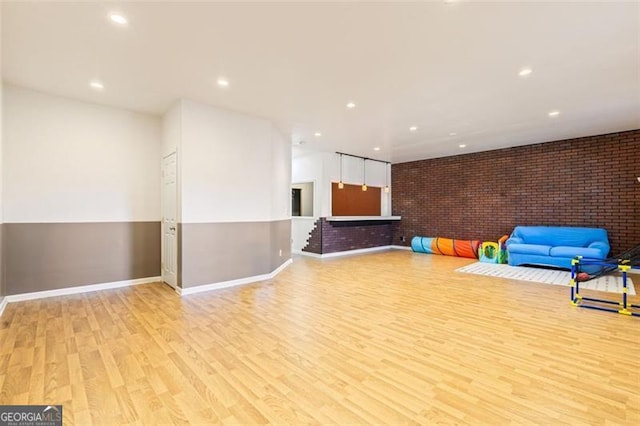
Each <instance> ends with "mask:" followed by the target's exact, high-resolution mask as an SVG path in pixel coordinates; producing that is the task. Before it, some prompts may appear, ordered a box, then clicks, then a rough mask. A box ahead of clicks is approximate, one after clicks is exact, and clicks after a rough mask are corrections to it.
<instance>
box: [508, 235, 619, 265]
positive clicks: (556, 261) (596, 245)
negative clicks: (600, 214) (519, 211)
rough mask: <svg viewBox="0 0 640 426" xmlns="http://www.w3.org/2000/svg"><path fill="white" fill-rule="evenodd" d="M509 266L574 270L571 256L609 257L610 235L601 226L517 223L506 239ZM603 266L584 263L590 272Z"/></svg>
mask: <svg viewBox="0 0 640 426" xmlns="http://www.w3.org/2000/svg"><path fill="white" fill-rule="evenodd" d="M506 245H507V253H508V256H509V265H512V266H518V265H542V266H554V267H558V268H566V269H571V259H573V258H574V257H575V256H582V257H584V258H588V259H606V258H607V255H608V254H609V250H610V246H609V237H608V235H607V231H606V230H604V229H601V228H577V227H570V226H516V227H515V229H514V230H513V233H512V234H511V237H510V238H509V239H508V240H507V242H506ZM600 269H601V267H600V266H595V265H591V266H583V267H582V268H581V270H582V271H584V272H587V273H589V274H593V273H596V272H598V271H599V270H600Z"/></svg>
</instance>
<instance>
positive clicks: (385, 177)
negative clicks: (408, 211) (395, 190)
mask: <svg viewBox="0 0 640 426" xmlns="http://www.w3.org/2000/svg"><path fill="white" fill-rule="evenodd" d="M388 166H389V163H384V192H389V180H388V179H389V170H388V169H389V167H388Z"/></svg>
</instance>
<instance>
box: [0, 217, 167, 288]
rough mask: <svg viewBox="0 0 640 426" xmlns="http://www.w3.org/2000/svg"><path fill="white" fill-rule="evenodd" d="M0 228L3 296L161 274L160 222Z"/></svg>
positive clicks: (38, 224) (48, 224)
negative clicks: (2, 258) (3, 267)
mask: <svg viewBox="0 0 640 426" xmlns="http://www.w3.org/2000/svg"><path fill="white" fill-rule="evenodd" d="M3 228H4V229H3V234H4V235H1V236H2V237H4V238H3V242H4V252H3V253H2V254H3V255H4V261H5V276H4V284H5V294H6V295H13V294H21V293H30V292H35V291H44V290H54V289H60V288H66V287H76V286H81V285H89V284H98V283H106V282H113V281H124V280H132V279H136V278H146V277H155V276H159V275H160V222H99V223H5V224H4V225H3Z"/></svg>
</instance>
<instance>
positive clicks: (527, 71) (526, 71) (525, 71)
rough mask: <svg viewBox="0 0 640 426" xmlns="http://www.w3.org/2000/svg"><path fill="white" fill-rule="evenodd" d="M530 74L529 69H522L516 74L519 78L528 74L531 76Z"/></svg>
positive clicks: (530, 70)
mask: <svg viewBox="0 0 640 426" xmlns="http://www.w3.org/2000/svg"><path fill="white" fill-rule="evenodd" d="M532 72H533V70H532V69H531V68H522V69H521V70H520V72H519V73H518V75H519V76H520V77H526V76H528V75H529V74H531V73H532Z"/></svg>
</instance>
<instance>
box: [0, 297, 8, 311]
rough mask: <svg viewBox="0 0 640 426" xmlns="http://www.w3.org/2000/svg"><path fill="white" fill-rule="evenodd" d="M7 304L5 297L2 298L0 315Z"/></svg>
mask: <svg viewBox="0 0 640 426" xmlns="http://www.w3.org/2000/svg"><path fill="white" fill-rule="evenodd" d="M8 303H9V301H8V300H7V298H6V296H5V297H3V298H2V301H0V315H2V313H3V312H4V308H6V307H7V304H8Z"/></svg>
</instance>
